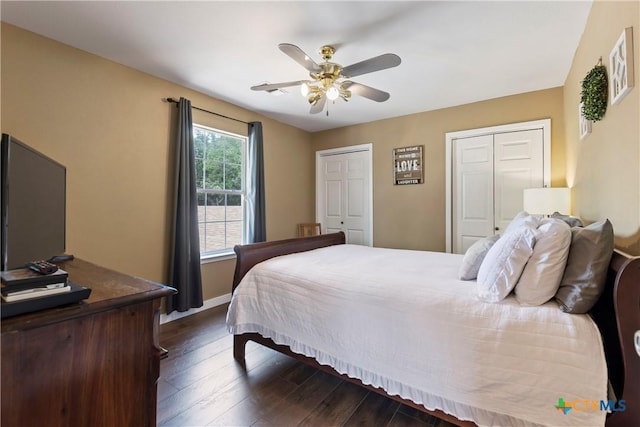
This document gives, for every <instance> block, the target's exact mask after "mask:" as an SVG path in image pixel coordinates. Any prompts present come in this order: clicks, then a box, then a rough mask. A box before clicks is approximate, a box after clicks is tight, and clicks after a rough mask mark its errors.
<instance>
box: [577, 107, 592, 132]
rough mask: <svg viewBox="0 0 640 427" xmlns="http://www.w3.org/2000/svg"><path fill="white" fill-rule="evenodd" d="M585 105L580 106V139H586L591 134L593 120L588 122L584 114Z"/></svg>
mask: <svg viewBox="0 0 640 427" xmlns="http://www.w3.org/2000/svg"><path fill="white" fill-rule="evenodd" d="M583 106H584V103H582V102H581V103H580V104H578V123H579V128H580V139H585V138H586V137H587V135H589V134H590V133H591V120H588V119H587V118H586V117H585V116H584V114H583V112H582V107H583Z"/></svg>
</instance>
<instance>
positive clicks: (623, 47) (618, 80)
mask: <svg viewBox="0 0 640 427" xmlns="http://www.w3.org/2000/svg"><path fill="white" fill-rule="evenodd" d="M609 65H610V72H609V75H610V80H611V81H610V82H609V88H610V89H609V92H610V94H611V105H615V104H617V103H619V102H620V101H622V98H624V96H625V95H626V94H627V93H629V92H630V91H631V89H632V88H633V85H634V81H633V72H634V71H633V28H632V27H629V28H625V29H624V31H623V32H622V34H621V35H620V38H619V39H618V41H617V42H616V44H615V46H613V49H612V50H611V53H610V54H609Z"/></svg>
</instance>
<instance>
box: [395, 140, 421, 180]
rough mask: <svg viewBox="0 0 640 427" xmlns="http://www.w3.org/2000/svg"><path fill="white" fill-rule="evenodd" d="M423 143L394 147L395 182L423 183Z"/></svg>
mask: <svg viewBox="0 0 640 427" xmlns="http://www.w3.org/2000/svg"><path fill="white" fill-rule="evenodd" d="M423 147H424V146H423V145H414V146H411V147H402V148H394V149H393V184H394V185H407V184H422V183H423V182H424V174H423V170H422V166H423V154H422V152H423Z"/></svg>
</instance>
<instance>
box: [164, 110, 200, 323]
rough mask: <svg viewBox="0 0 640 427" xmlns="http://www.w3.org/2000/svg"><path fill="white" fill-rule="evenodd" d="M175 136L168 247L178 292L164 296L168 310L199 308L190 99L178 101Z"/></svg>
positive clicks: (196, 199) (171, 276) (196, 203)
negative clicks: (170, 226) (174, 163)
mask: <svg viewBox="0 0 640 427" xmlns="http://www.w3.org/2000/svg"><path fill="white" fill-rule="evenodd" d="M177 128H178V131H177V135H176V141H175V143H176V151H175V153H176V158H175V161H176V167H175V171H176V185H175V206H174V212H175V218H174V221H175V225H174V229H173V239H172V248H171V249H172V250H171V271H170V276H169V277H170V285H171V286H173V287H174V288H176V289H177V290H178V293H177V294H175V295H172V296H169V297H167V306H166V309H167V313H171V312H172V311H174V310H178V311H187V310H189V309H190V308H194V307H202V277H201V273H200V240H199V236H198V198H197V195H196V174H195V160H194V152H193V121H192V118H191V101H189V100H188V99H185V98H180V102H178V126H177Z"/></svg>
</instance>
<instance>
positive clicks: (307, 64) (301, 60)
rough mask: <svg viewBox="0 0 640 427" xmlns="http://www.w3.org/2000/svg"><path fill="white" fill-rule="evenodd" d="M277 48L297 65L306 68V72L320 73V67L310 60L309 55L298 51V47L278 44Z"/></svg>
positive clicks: (300, 50)
mask: <svg viewBox="0 0 640 427" xmlns="http://www.w3.org/2000/svg"><path fill="white" fill-rule="evenodd" d="M278 47H279V48H280V50H281V51H282V52H284V53H286V54H287V55H289V57H291V59H293V60H294V61H296V62H297V63H298V64H300V65H302V66H303V67H304V68H306V70H307V71H309V72H313V73H317V72H320V71H321V69H320V66H319V65H318V64H316V62H315V61H314V60H313V59H311V57H310V56H309V55H307V54H306V53H304V52H303V51H302V49H300V48H299V47H298V46H296V45H293V44H290V43H280V44H279V45H278Z"/></svg>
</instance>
